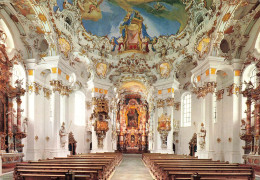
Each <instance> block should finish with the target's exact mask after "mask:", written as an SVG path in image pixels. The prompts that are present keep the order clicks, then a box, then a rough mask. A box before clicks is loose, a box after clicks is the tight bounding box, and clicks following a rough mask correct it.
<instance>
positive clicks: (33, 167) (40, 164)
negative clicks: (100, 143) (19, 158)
mask: <svg viewBox="0 0 260 180" xmlns="http://www.w3.org/2000/svg"><path fill="white" fill-rule="evenodd" d="M121 160H122V154H121V153H110V154H101V153H99V154H86V155H75V156H68V157H63V158H60V157H56V158H54V159H47V160H39V161H29V162H26V163H18V164H17V165H16V167H15V170H14V178H15V179H17V180H20V179H23V180H38V179H39V180H42V179H44V180H45V179H46V180H48V179H52V180H53V179H57V180H58V179H59V180H63V179H66V180H67V179H71V180H72V179H91V180H106V179H108V178H109V177H110V176H111V174H112V173H113V171H114V170H115V167H116V166H117V165H118V164H119V163H120V162H121Z"/></svg>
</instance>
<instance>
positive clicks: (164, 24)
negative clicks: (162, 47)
mask: <svg viewBox="0 0 260 180" xmlns="http://www.w3.org/2000/svg"><path fill="white" fill-rule="evenodd" d="M65 3H70V4H71V5H74V6H77V8H79V9H80V12H81V19H82V24H83V26H84V28H85V29H86V31H87V32H89V33H92V34H93V35H97V36H108V37H109V38H112V37H117V38H118V37H119V36H120V35H121V33H120V24H122V23H124V18H125V17H130V18H132V16H131V13H130V14H129V12H132V11H133V10H134V11H136V12H138V13H140V15H141V16H142V17H143V19H144V21H143V23H144V25H145V26H146V27H148V28H147V34H148V35H149V37H155V36H156V37H158V36H161V35H175V34H177V33H178V32H180V31H182V30H183V29H184V28H185V26H186V24H187V22H188V14H187V12H186V10H185V4H183V3H182V1H179V0H160V1H156V0H142V1H140V0H100V1H97V0H82V1H78V2H77V3H76V2H74V0H68V1H67V2H65V0H57V6H55V7H54V11H55V12H57V11H63V9H64V8H66V6H65V5H64V4H65Z"/></svg>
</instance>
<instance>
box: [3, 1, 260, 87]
mask: <svg viewBox="0 0 260 180" xmlns="http://www.w3.org/2000/svg"><path fill="white" fill-rule="evenodd" d="M1 7H2V10H1V16H2V18H3V19H4V20H5V22H6V23H9V24H8V25H9V27H11V26H12V28H15V29H16V31H17V32H19V34H18V35H17V34H16V35H15V39H16V40H15V44H16V48H17V49H19V50H20V52H21V55H22V56H23V58H24V59H28V58H36V59H38V61H39V62H40V61H41V60H42V58H44V57H47V56H55V55H61V57H62V58H61V59H62V60H64V61H65V62H67V63H68V64H69V65H70V66H72V67H74V68H75V69H77V71H76V73H78V75H79V76H81V77H82V78H83V79H84V78H86V79H88V78H89V77H90V76H89V75H88V73H90V74H93V75H94V76H95V77H97V78H99V79H103V80H107V81H110V82H111V83H113V84H115V85H117V86H118V87H121V88H119V89H121V90H124V91H127V92H129V91H131V87H128V85H129V84H131V83H132V84H134V86H136V87H137V89H138V88H141V89H142V90H144V89H145V91H146V88H147V87H150V85H151V84H153V83H155V82H157V81H159V80H167V79H169V78H175V79H179V78H180V77H183V76H184V75H185V77H186V75H187V74H189V73H190V70H191V69H193V68H194V67H196V66H197V65H198V63H199V62H200V61H203V60H205V59H206V58H207V57H208V56H219V57H224V58H225V59H226V61H229V60H232V59H233V58H241V59H246V57H247V56H248V52H250V53H251V56H258V55H259V52H255V51H254V52H252V49H254V48H252V47H251V45H247V44H248V42H249V41H250V43H249V44H252V43H253V44H254V42H253V41H254V40H255V39H256V38H257V35H258V33H259V29H260V28H259V23H257V22H259V16H260V7H259V1H258V0H238V1H235V0H220V1H219V0H12V1H5V2H1ZM10 21H12V22H10ZM12 28H11V29H12ZM16 31H15V30H14V31H13V33H14V32H16ZM250 38H251V39H250ZM86 71H88V72H87V73H86ZM82 74H83V75H82ZM86 81H87V80H86ZM140 84H141V85H140ZM143 85H144V86H145V87H142V86H143ZM134 91H135V90H133V92H134Z"/></svg>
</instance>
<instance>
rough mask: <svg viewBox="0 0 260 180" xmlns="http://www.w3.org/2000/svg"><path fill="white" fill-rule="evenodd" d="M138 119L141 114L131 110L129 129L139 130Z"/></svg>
mask: <svg viewBox="0 0 260 180" xmlns="http://www.w3.org/2000/svg"><path fill="white" fill-rule="evenodd" d="M138 118H139V114H138V112H137V110H136V109H130V110H129V112H128V113H127V120H128V123H127V127H128V128H132V127H134V128H137V127H138Z"/></svg>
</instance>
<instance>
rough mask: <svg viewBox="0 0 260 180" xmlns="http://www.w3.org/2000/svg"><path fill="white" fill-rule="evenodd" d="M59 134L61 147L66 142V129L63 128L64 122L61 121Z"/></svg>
mask: <svg viewBox="0 0 260 180" xmlns="http://www.w3.org/2000/svg"><path fill="white" fill-rule="evenodd" d="M59 135H60V143H61V147H63V148H64V147H65V144H66V142H67V136H66V135H67V133H66V130H65V123H64V122H63V123H62V125H61V129H60V132H59Z"/></svg>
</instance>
